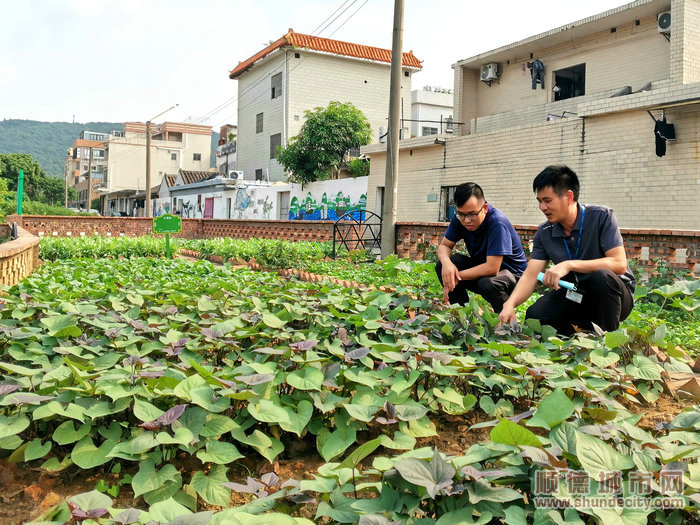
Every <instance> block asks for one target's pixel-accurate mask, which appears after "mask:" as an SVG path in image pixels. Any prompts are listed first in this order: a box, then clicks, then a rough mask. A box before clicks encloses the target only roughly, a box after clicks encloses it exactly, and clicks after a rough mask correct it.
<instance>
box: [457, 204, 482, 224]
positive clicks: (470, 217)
mask: <svg viewBox="0 0 700 525" xmlns="http://www.w3.org/2000/svg"><path fill="white" fill-rule="evenodd" d="M484 206H486V203H484V204H483V205H482V206H481V208H479V211H475V212H472V213H462V212H461V211H458V212H455V215H456V216H457V219H459V220H460V221H464V220H467V221H469V222H472V221H474V220H476V218H477V217H478V216H479V214H480V213H481V210H483V209H484Z"/></svg>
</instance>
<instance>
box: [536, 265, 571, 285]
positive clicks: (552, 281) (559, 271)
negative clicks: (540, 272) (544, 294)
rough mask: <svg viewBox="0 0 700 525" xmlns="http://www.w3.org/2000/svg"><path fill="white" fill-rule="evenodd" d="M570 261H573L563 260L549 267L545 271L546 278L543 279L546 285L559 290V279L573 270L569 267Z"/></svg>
mask: <svg viewBox="0 0 700 525" xmlns="http://www.w3.org/2000/svg"><path fill="white" fill-rule="evenodd" d="M570 262H571V261H562V262H560V263H559V264H555V265H554V266H552V267H551V268H549V269H547V270H546V271H545V272H544V278H543V279H542V282H543V283H544V285H545V286H548V287H549V288H554V289H555V290H558V289H559V281H560V280H561V279H563V278H564V277H565V276H566V275H567V274H568V273H569V272H570V271H571V270H570V267H569V266H570Z"/></svg>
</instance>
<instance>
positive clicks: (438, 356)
mask: <svg viewBox="0 0 700 525" xmlns="http://www.w3.org/2000/svg"><path fill="white" fill-rule="evenodd" d="M421 356H423V357H427V358H430V359H435V360H436V361H440V362H441V363H442V364H443V365H446V364H448V363H450V362H452V359H454V357H453V356H451V355H448V354H443V353H440V352H423V353H422V354H421Z"/></svg>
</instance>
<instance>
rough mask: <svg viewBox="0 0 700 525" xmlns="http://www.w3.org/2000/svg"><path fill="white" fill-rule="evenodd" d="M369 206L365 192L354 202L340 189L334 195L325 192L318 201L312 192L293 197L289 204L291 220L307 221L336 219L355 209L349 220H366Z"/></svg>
mask: <svg viewBox="0 0 700 525" xmlns="http://www.w3.org/2000/svg"><path fill="white" fill-rule="evenodd" d="M366 207H367V195H365V194H364V193H363V194H362V195H361V196H360V199H359V200H358V201H357V202H356V203H354V204H353V203H352V202H351V200H350V196H348V195H344V194H343V192H342V191H339V192H338V193H337V194H336V195H335V196H334V197H331V198H329V197H328V194H327V193H325V192H324V193H323V196H322V197H321V200H320V202H316V200H315V199H314V198H313V195H311V192H308V193H307V194H306V197H302V199H301V200H300V199H299V197H296V196H295V197H293V198H292V201H291V202H290V204H289V220H306V221H336V220H338V219H339V218H340V217H342V216H343V215H344V214H346V213H347V212H349V211H354V212H355V213H353V214H352V215H351V216H349V217H347V219H348V220H352V219H356V220H364V219H365V208H366Z"/></svg>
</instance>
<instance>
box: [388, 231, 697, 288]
mask: <svg viewBox="0 0 700 525" xmlns="http://www.w3.org/2000/svg"><path fill="white" fill-rule="evenodd" d="M447 225H448V223H446V222H429V223H425V222H399V223H397V224H396V253H397V254H398V255H399V256H400V257H408V258H410V259H422V258H423V256H424V254H425V252H426V250H427V249H428V248H429V247H430V246H437V245H438V244H439V243H440V240H441V239H442V236H443V235H444V234H445V230H446V229H447ZM515 230H516V231H517V232H518V235H520V238H521V239H522V241H523V245H524V246H525V247H526V248H528V247H529V244H530V242H531V241H532V239H533V238H534V237H535V232H536V231H537V227H536V226H515ZM620 231H621V233H622V238H623V240H624V243H625V250H626V252H627V257H628V258H630V259H635V260H636V261H637V263H638V265H639V266H640V267H641V268H643V269H644V270H645V271H647V272H653V271H654V270H655V269H656V265H657V262H656V260H657V259H660V260H663V261H665V262H666V263H667V264H668V266H669V267H671V268H676V269H682V270H688V271H691V272H694V273H695V274H696V275H697V274H700V231H697V230H637V229H630V228H622V229H621V230H620Z"/></svg>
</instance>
